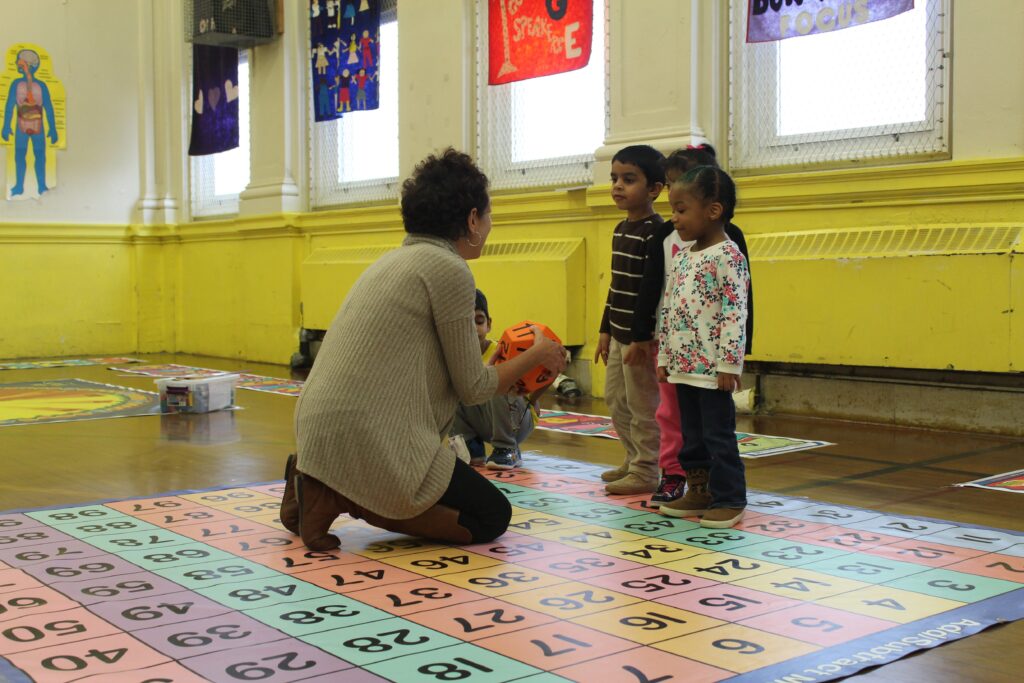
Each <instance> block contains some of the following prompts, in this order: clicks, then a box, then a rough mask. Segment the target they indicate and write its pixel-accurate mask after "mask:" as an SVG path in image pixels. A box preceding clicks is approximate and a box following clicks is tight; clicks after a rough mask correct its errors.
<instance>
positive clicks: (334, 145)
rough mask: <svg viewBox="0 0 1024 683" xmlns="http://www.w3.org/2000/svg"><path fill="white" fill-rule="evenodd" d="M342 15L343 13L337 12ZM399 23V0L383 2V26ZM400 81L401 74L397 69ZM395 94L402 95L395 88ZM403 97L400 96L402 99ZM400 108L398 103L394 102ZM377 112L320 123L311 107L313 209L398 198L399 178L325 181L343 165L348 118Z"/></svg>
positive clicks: (396, 46) (333, 179)
mask: <svg viewBox="0 0 1024 683" xmlns="http://www.w3.org/2000/svg"><path fill="white" fill-rule="evenodd" d="M338 11H339V12H340V11H341V10H340V9H339V10H338ZM391 22H395V23H396V24H397V22H398V0H381V10H380V23H381V26H383V25H384V24H386V23H391ZM306 40H307V44H308V43H309V41H310V37H309V27H308V24H307V27H306ZM393 49H394V53H393V54H394V60H395V63H396V65H397V63H398V43H397V40H396V41H395V45H394V47H393ZM395 73H396V74H398V78H401V74H399V73H398V69H397V68H396V69H395ZM395 91H396V92H400V91H399V90H398V88H397V84H396V88H395ZM399 96H400V95H399ZM395 108H396V110H397V108H398V102H397V101H396V102H395ZM375 113H376V112H374V111H368V112H356V113H354V114H353V113H346V114H345V115H344V116H342V118H341V119H338V120H337V121H332V122H317V121H316V120H315V117H314V112H313V108H312V105H310V107H309V163H310V174H309V177H310V205H311V206H312V208H314V209H329V208H336V207H339V206H344V205H348V204H361V203H370V202H374V203H376V202H381V203H383V202H389V201H392V200H394V199H396V198H397V197H398V193H399V188H400V187H401V183H400V182H399V177H398V174H397V173H396V174H395V175H390V176H385V177H382V178H367V179H365V180H358V181H354V182H342V181H341V180H340V178H339V177H338V175H334V177H333V178H326V177H323V173H324V172H325V170H327V169H335V168H339V164H340V163H341V162H342V156H341V137H342V135H341V132H342V127H343V126H344V125H345V120H346V118H348V117H349V116H373V115H374V114H375ZM400 127H401V124H400V122H399V126H398V127H396V130H395V137H396V139H397V136H398V133H399V130H400ZM395 168H396V169H397V168H399V159H398V152H396V155H395Z"/></svg>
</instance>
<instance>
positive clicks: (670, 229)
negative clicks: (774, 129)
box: [625, 143, 754, 508]
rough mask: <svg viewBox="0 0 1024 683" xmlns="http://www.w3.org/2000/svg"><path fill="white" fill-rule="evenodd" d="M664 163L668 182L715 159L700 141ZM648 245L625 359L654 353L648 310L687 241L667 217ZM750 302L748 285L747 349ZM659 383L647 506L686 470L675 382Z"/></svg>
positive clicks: (673, 488) (669, 495) (740, 239)
mask: <svg viewBox="0 0 1024 683" xmlns="http://www.w3.org/2000/svg"><path fill="white" fill-rule="evenodd" d="M663 166H664V168H665V183H666V186H669V187H670V186H671V185H672V183H674V182H675V181H677V180H679V179H680V178H681V177H682V176H683V175H684V174H685V173H686V172H687V171H689V170H690V169H691V168H695V167H697V166H716V167H717V166H718V160H717V158H716V155H715V148H714V147H712V146H711V145H709V144H707V143H702V144H700V145H696V146H689V147H686V148H683V149H677V150H676V151H674V152H672V153H671V154H670V155H668V157H667V158H666V159H665V162H664V164H663ZM725 234H726V236H727V237H728V238H729V239H731V240H732V241H733V242H735V243H736V246H737V247H739V249H740V253H742V254H743V258H745V259H747V263H748V264H749V263H750V256H749V255H748V254H747V241H746V239H745V238H744V236H743V231H742V230H740V229H739V228H738V227H737V226H735V225H733V224H732V223H731V222H730V223H729V224H728V225H726V226H725ZM650 245H651V250H650V253H649V255H648V259H647V265H646V269H645V270H644V277H643V282H642V283H641V285H640V295H639V297H638V299H637V309H636V310H637V314H636V315H635V316H634V318H633V344H632V345H630V348H629V352H628V353H627V354H626V358H625V362H626V364H627V365H635V364H638V363H642V362H645V361H646V358H647V356H648V355H649V354H651V355H655V354H657V350H656V349H657V345H656V344H655V343H654V341H652V340H653V339H654V336H655V329H654V326H653V324H652V323H653V315H652V311H659V310H660V307H661V301H662V298H663V297H664V295H665V283H666V280H667V277H668V274H669V272H670V271H671V270H672V262H673V260H674V259H675V257H676V255H677V254H678V253H679V252H680V251H682V250H683V249H686V248H689V246H690V243H688V242H684V241H683V240H682V238H681V237H679V233H678V232H677V231H676V230H675V227H674V226H673V225H672V223H665V224H664V225H663V226H660V227H659V228H658V231H657V232H656V233H655V236H654V239H653V240H651V242H650ZM753 305H754V299H753V290H752V287H749V286H748V289H747V329H746V332H747V345H746V353H747V355H749V354H750V348H751V340H752V339H753V326H754V313H753ZM658 388H659V390H660V394H661V400H660V402H659V403H658V412H657V413H656V414H655V419H656V420H657V422H658V429H659V431H660V432H661V446H660V449H659V455H658V465H659V466H660V468H661V484H660V485H659V486H658V490H657V491H656V492H655V493H654V495H653V496H651V501H650V503H649V506H650V507H652V508H656V507H659V506H660V505H661V504H662V503H669V502H672V501H673V500H676V499H677V498H679V497H681V496H682V495H683V491H684V490H685V488H686V473H685V472H683V470H682V468H681V467H680V466H679V449H680V448H682V446H683V435H682V433H681V432H680V427H679V402H678V401H677V400H676V391H675V387H674V386H673V385H672V384H669V383H660V384H659V385H658Z"/></svg>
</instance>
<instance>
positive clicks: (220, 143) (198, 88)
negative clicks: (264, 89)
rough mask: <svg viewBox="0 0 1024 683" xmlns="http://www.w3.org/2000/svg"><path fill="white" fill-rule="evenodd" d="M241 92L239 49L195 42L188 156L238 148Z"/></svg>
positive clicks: (193, 47) (193, 48)
mask: <svg viewBox="0 0 1024 683" xmlns="http://www.w3.org/2000/svg"><path fill="white" fill-rule="evenodd" d="M238 95H239V92H238V50H237V49H236V48H233V47H220V46H218V45H201V44H199V43H193V45H192V137H191V140H190V141H189V145H188V153H189V156H203V155H206V154H217V153H219V152H226V151H228V150H229V149H234V148H235V147H238V130H239V120H238V108H239V102H238Z"/></svg>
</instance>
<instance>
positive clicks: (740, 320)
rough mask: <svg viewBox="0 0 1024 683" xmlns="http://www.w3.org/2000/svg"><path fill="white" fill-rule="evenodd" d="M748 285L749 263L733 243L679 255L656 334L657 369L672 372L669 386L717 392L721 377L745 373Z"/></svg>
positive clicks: (663, 303) (666, 284)
mask: <svg viewBox="0 0 1024 683" xmlns="http://www.w3.org/2000/svg"><path fill="white" fill-rule="evenodd" d="M749 281H750V271H749V270H748V268H747V261H746V259H744V258H743V254H741V253H740V250H739V247H737V246H736V243H735V242H732V241H731V240H725V241H723V242H719V243H718V244H716V245H714V246H711V247H708V248H707V249H704V250H703V251H694V250H693V247H692V246H691V247H690V248H688V249H684V250H683V251H680V252H679V254H678V256H676V258H675V260H674V261H673V263H672V270H671V271H670V272H669V275H668V281H667V282H666V283H665V296H664V298H663V299H662V309H661V316H660V323H659V329H658V349H659V351H658V365H659V366H660V367H665V368H668V375H669V382H672V383H674V384H690V385H693V386H696V387H702V388H705V389H717V388H718V373H719V372H727V373H731V374H736V375H738V374H740V373H741V372H743V352H744V346H745V344H746V339H745V336H746V321H747V283H748V282H749Z"/></svg>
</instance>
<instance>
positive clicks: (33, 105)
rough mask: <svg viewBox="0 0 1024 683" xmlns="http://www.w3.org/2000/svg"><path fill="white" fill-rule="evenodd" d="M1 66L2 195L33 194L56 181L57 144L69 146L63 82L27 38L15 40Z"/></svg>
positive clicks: (46, 56)
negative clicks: (4, 168) (4, 160)
mask: <svg viewBox="0 0 1024 683" xmlns="http://www.w3.org/2000/svg"><path fill="white" fill-rule="evenodd" d="M3 69H4V70H3V71H0V111H2V112H3V121H2V124H0V144H2V145H4V146H5V147H6V148H7V151H6V156H7V179H6V181H5V184H4V195H5V196H6V198H7V199H9V200H19V199H36V198H39V197H40V196H42V195H43V194H45V193H46V192H48V191H50V190H52V189H53V188H55V187H56V186H57V153H56V151H57V150H58V149H65V148H66V147H67V134H66V128H65V124H66V114H67V107H66V100H65V92H64V85H63V84H62V83H61V82H60V80H59V79H58V78H57V76H56V74H55V72H54V69H53V62H52V60H51V59H50V55H49V54H48V53H47V52H46V50H44V49H43V48H42V47H40V46H38V45H34V44H31V43H15V44H14V45H11V46H10V47H9V48H7V52H6V53H4V63H3Z"/></svg>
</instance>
